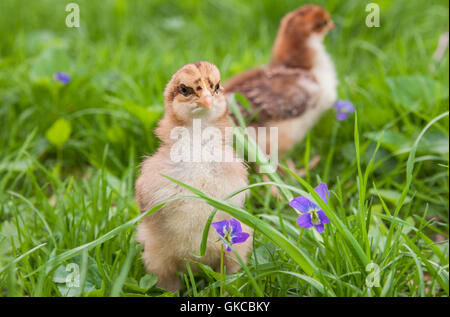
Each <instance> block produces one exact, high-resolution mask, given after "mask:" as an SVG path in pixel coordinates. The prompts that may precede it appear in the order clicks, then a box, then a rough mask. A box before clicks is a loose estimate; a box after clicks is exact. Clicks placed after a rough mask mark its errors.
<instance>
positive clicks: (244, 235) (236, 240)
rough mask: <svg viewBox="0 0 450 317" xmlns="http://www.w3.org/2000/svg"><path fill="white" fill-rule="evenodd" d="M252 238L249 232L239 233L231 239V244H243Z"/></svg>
mask: <svg viewBox="0 0 450 317" xmlns="http://www.w3.org/2000/svg"><path fill="white" fill-rule="evenodd" d="M249 237H250V234H248V233H247V232H239V233H238V234H236V235H234V236H233V237H232V238H231V243H232V244H234V243H242V242H245V241H247V239H248V238H249Z"/></svg>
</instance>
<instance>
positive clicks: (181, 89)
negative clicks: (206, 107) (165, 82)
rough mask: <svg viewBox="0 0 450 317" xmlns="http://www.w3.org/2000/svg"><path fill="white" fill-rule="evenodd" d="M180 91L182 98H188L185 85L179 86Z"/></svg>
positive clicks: (187, 90)
mask: <svg viewBox="0 0 450 317" xmlns="http://www.w3.org/2000/svg"><path fill="white" fill-rule="evenodd" d="M180 91H181V93H182V94H183V95H184V96H188V95H189V89H188V87H186V86H185V85H183V84H181V85H180Z"/></svg>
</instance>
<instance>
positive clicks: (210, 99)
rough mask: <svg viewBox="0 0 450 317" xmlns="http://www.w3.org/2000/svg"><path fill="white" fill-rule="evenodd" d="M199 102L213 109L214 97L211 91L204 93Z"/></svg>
mask: <svg viewBox="0 0 450 317" xmlns="http://www.w3.org/2000/svg"><path fill="white" fill-rule="evenodd" d="M197 104H198V105H200V106H202V107H205V108H208V109H211V107H212V104H213V97H212V96H211V94H209V93H206V94H203V95H202V96H201V97H200V99H199V100H198V102H197Z"/></svg>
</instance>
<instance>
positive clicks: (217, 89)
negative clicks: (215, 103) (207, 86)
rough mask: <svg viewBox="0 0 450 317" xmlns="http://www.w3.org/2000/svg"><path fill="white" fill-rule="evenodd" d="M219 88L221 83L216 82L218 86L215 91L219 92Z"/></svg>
mask: <svg viewBox="0 0 450 317" xmlns="http://www.w3.org/2000/svg"><path fill="white" fill-rule="evenodd" d="M219 88H220V84H219V83H217V84H216V87H215V88H214V91H215V92H218V91H219Z"/></svg>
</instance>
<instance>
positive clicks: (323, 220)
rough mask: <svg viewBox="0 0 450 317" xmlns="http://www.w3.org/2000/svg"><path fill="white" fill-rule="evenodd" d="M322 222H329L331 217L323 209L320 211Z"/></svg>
mask: <svg viewBox="0 0 450 317" xmlns="http://www.w3.org/2000/svg"><path fill="white" fill-rule="evenodd" d="M318 215H319V219H320V223H329V222H330V219H328V217H327V215H326V214H325V212H324V211H323V210H319V212H318Z"/></svg>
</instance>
